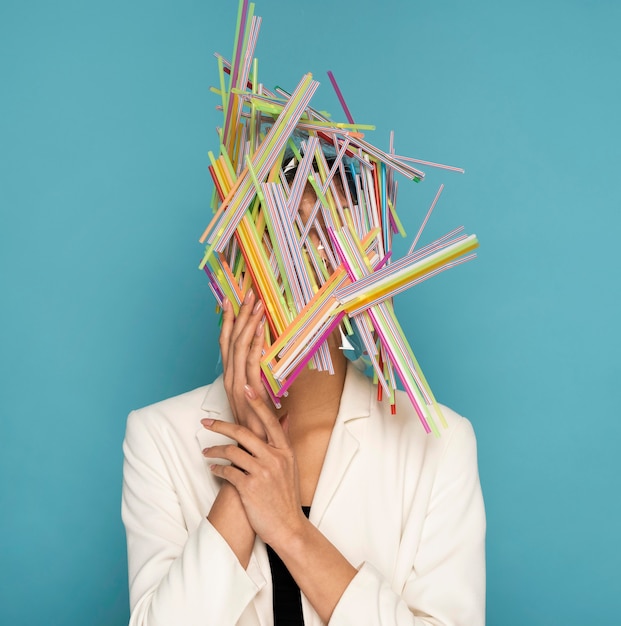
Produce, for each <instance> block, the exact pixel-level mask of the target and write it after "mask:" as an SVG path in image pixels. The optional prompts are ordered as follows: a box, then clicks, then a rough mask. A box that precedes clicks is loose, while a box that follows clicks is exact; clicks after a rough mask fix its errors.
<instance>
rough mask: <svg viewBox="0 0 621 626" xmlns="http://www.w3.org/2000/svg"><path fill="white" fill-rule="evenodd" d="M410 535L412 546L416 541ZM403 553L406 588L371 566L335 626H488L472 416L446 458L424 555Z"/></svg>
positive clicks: (338, 611)
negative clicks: (394, 585)
mask: <svg viewBox="0 0 621 626" xmlns="http://www.w3.org/2000/svg"><path fill="white" fill-rule="evenodd" d="M447 434H448V433H447ZM407 533H408V529H407V527H406V529H405V532H404V536H403V538H402V544H403V546H404V549H405V550H406V551H407V550H410V549H411V545H413V542H412V541H410V540H409V538H408V536H407ZM401 556H405V558H409V559H410V560H411V563H412V566H411V573H410V574H409V576H408V578H407V582H406V584H405V586H404V588H403V589H402V590H398V591H396V590H394V589H393V588H392V587H391V585H390V583H389V582H388V581H386V580H385V579H384V578H383V577H382V576H381V575H380V573H379V572H378V571H377V570H376V569H375V568H374V567H373V565H372V564H370V563H364V564H363V565H362V566H361V567H360V568H359V571H358V574H357V575H356V576H355V577H354V579H353V580H352V582H351V583H350V585H349V586H348V587H347V589H346V590H345V592H344V593H343V596H342V597H341V599H340V601H339V603H338V604H337V606H336V608H335V610H334V612H333V614H332V617H331V619H330V626H349V625H352V626H353V625H354V624H355V625H356V626H361V625H364V624H368V625H369V626H371V625H374V626H484V624H485V510H484V505H483V497H482V494H481V486H480V481H479V473H478V466H477V452H476V440H475V437H474V432H473V430H472V426H471V425H470V422H469V421H468V420H466V419H464V418H461V420H460V421H459V423H458V424H457V425H456V427H455V429H454V430H453V432H452V433H451V436H450V439H449V441H448V443H447V446H446V448H445V450H444V453H443V455H442V458H441V461H440V464H439V467H438V470H437V474H436V477H435V480H434V484H433V488H432V493H431V498H430V501H429V506H428V509H427V514H426V518H425V521H424V525H423V531H422V537H421V540H420V543H419V544H418V548H417V549H416V553H415V554H411V555H409V556H408V555H407V554H405V555H401Z"/></svg>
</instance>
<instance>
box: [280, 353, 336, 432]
mask: <svg viewBox="0 0 621 626" xmlns="http://www.w3.org/2000/svg"><path fill="white" fill-rule="evenodd" d="M328 345H329V347H330V355H331V357H332V363H333V365H334V374H330V373H328V372H319V371H317V370H311V369H305V370H304V371H303V372H301V373H300V375H299V376H298V377H297V378H296V380H295V381H294V382H293V383H292V385H291V387H290V388H289V393H288V395H287V396H286V397H285V398H283V399H282V408H281V409H280V410H279V411H278V413H279V415H285V414H286V413H287V414H288V415H289V433H290V435H291V437H292V439H294V438H296V437H297V436H303V435H304V434H306V433H309V432H311V431H314V430H316V429H320V430H322V429H329V430H330V431H331V430H332V427H333V426H334V422H335V421H336V416H337V413H338V410H339V405H340V403H341V395H342V393H343V385H344V384H345V374H346V372H347V359H346V358H345V356H344V354H343V351H342V350H340V349H339V347H338V346H337V345H336V342H335V341H330V342H329V344H328Z"/></svg>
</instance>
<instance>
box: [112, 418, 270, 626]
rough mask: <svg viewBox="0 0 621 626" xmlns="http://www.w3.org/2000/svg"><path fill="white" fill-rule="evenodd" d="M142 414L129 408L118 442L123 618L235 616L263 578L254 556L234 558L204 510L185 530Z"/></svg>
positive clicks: (152, 624)
mask: <svg viewBox="0 0 621 626" xmlns="http://www.w3.org/2000/svg"><path fill="white" fill-rule="evenodd" d="M147 417H148V415H146V414H145V413H143V412H140V411H138V412H133V413H131V414H130V416H129V418H128V422H127V430H126V434H125V441H124V444H123V451H124V455H125V462H124V467H123V497H122V517H123V522H124V524H125V529H126V534H127V552H128V565H129V589H130V609H131V618H130V622H129V624H130V626H170V625H171V624H183V625H184V626H192V625H194V624H197V625H198V624H200V625H201V626H206V625H213V626H225V625H227V624H235V623H237V621H238V620H239V618H240V616H241V615H242V614H243V612H244V611H245V610H246V608H247V607H248V605H249V604H250V603H251V602H252V599H253V598H254V596H255V595H256V593H257V592H258V591H259V589H260V588H261V587H263V586H264V584H265V580H264V578H263V576H262V574H261V573H260V571H259V569H258V567H257V565H256V563H255V562H254V561H253V560H251V562H250V565H249V567H248V569H247V570H245V569H244V568H243V567H242V566H241V564H240V563H239V561H238V560H237V558H236V556H235V554H234V553H233V551H232V550H231V549H230V547H229V545H228V544H227V543H226V541H225V540H224V539H223V538H222V536H221V535H220V534H219V533H218V532H217V531H216V530H215V528H214V527H213V526H212V525H211V524H210V523H209V521H208V520H207V519H206V518H203V519H202V521H201V522H200V523H199V524H198V526H197V527H196V528H195V529H193V530H191V531H188V528H187V525H186V521H185V519H184V516H183V514H182V511H181V507H180V504H179V499H178V497H177V494H176V492H175V489H174V486H173V484H172V481H171V480H170V476H169V473H168V471H167V469H166V464H165V462H164V458H163V456H162V450H161V449H160V448H161V446H160V447H158V445H157V442H156V441H155V440H154V437H153V433H154V432H155V428H156V426H155V425H153V424H150V423H149V422H148V420H147V419H146V418H147Z"/></svg>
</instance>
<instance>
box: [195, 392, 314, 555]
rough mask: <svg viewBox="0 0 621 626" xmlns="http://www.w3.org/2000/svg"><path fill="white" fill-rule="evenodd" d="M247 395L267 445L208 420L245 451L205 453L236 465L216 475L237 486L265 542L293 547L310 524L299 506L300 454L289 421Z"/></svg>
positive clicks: (240, 429) (245, 431)
mask: <svg viewBox="0 0 621 626" xmlns="http://www.w3.org/2000/svg"><path fill="white" fill-rule="evenodd" d="M244 396H245V398H246V402H247V404H248V405H249V406H250V408H251V409H252V412H253V415H255V416H256V417H257V418H258V420H259V421H260V423H261V427H262V429H263V431H264V432H265V434H266V436H267V441H263V439H262V438H260V437H258V436H257V435H256V434H255V433H253V432H252V431H251V430H250V429H249V428H247V427H245V426H242V425H240V424H230V423H228V422H222V421H219V420H211V419H205V420H202V423H203V426H205V428H208V429H209V430H212V431H214V432H218V433H221V434H223V435H226V436H227V437H230V438H231V439H234V440H235V441H237V442H238V443H239V445H240V447H238V446H235V445H232V444H231V445H223V446H213V447H211V448H206V449H205V450H203V454H204V455H205V456H206V457H208V458H220V459H227V460H228V461H230V462H231V465H212V466H211V471H212V472H213V473H214V474H215V475H217V476H220V477H222V478H224V479H225V480H227V481H228V482H229V483H231V484H232V485H233V486H234V487H235V489H236V490H237V492H238V493H239V496H240V498H241V501H242V504H243V506H244V509H245V511H246V515H247V517H248V521H249V522H250V525H251V526H252V528H253V529H254V531H255V532H256V533H257V535H259V537H261V539H263V541H264V542H265V543H268V544H270V545H271V546H272V547H274V549H276V544H277V543H281V544H283V543H285V544H286V543H288V542H289V540H290V538H291V537H293V536H296V535H299V534H300V533H301V530H302V528H303V527H304V525H305V524H307V523H308V521H307V519H306V517H305V516H304V514H303V512H302V507H301V504H300V495H299V486H298V470H297V465H296V462H295V455H294V453H293V449H292V448H291V444H290V442H289V437H288V434H287V423H286V419H287V418H286V417H285V418H283V421H282V423H281V422H280V421H279V420H278V418H277V417H276V415H275V414H274V413H273V411H272V410H271V409H270V407H268V406H267V405H266V403H265V402H264V401H263V400H262V399H261V398H259V397H258V396H257V394H256V392H255V391H254V389H253V388H252V387H250V386H248V385H246V387H245V390H244Z"/></svg>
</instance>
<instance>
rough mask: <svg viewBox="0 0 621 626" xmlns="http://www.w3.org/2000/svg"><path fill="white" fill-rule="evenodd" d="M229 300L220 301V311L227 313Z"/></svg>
mask: <svg viewBox="0 0 621 626" xmlns="http://www.w3.org/2000/svg"><path fill="white" fill-rule="evenodd" d="M229 305H230V302H229V299H228V298H224V300H222V310H223V311H228V310H229Z"/></svg>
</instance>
